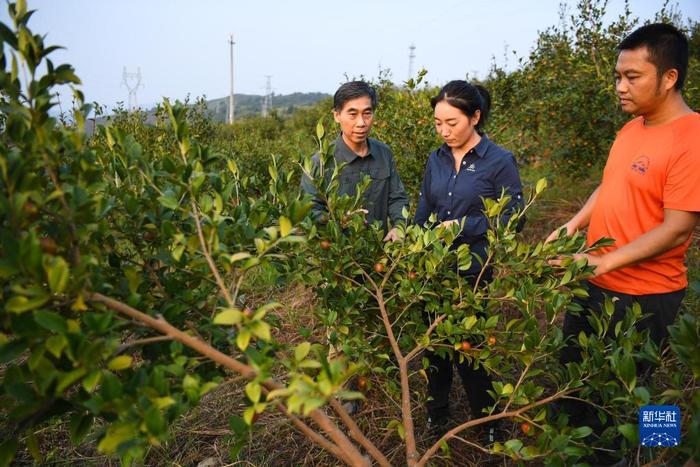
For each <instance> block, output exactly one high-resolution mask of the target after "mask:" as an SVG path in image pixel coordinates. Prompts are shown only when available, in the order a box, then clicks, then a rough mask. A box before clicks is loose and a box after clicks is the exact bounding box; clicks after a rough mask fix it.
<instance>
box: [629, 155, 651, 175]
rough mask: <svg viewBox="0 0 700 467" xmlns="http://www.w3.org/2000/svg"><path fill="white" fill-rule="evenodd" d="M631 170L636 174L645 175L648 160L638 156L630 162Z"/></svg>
mask: <svg viewBox="0 0 700 467" xmlns="http://www.w3.org/2000/svg"><path fill="white" fill-rule="evenodd" d="M632 170H634V171H635V172H637V173H638V174H642V175H645V174H646V173H647V171H649V158H648V157H647V156H640V157H638V158H636V159H635V160H634V162H632Z"/></svg>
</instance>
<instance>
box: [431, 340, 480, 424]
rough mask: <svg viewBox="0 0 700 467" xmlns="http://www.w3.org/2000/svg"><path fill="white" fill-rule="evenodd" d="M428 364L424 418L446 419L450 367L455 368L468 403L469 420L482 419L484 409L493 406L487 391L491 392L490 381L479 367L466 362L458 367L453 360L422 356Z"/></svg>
mask: <svg viewBox="0 0 700 467" xmlns="http://www.w3.org/2000/svg"><path fill="white" fill-rule="evenodd" d="M426 354H427V355H426V356H427V357H428V360H429V361H430V369H429V370H428V395H429V396H430V397H431V400H429V401H428V415H429V416H430V417H431V418H432V419H433V420H435V419H442V418H446V417H448V416H449V414H450V400H449V398H450V388H451V387H452V376H453V374H454V370H453V367H457V372H458V373H459V376H460V379H461V380H462V385H463V386H464V390H465V391H466V393H467V398H468V399H469V407H470V408H471V412H472V417H473V418H479V417H481V416H482V411H483V409H484V408H486V407H488V406H490V405H493V403H494V400H493V398H492V397H491V396H490V395H489V394H488V392H487V390H489V389H492V386H491V377H490V376H489V374H488V373H487V372H486V370H484V367H483V366H480V367H479V368H478V369H476V368H474V366H473V364H472V363H470V362H469V361H467V360H464V361H463V362H462V363H459V361H458V360H457V357H455V359H454V360H452V359H451V358H450V357H445V358H441V357H440V356H438V355H437V354H435V353H433V352H426Z"/></svg>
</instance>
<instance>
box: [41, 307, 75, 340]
mask: <svg viewBox="0 0 700 467" xmlns="http://www.w3.org/2000/svg"><path fill="white" fill-rule="evenodd" d="M34 321H36V323H37V324H38V325H39V326H41V327H42V328H44V329H47V330H49V331H53V332H55V333H58V334H65V333H67V332H68V325H67V324H66V320H65V319H63V317H62V316H61V315H59V314H58V313H55V312H53V311H46V310H36V311H34Z"/></svg>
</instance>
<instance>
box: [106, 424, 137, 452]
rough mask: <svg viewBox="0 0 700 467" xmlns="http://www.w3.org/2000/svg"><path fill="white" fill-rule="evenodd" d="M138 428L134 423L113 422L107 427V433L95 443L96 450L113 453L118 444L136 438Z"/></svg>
mask: <svg viewBox="0 0 700 467" xmlns="http://www.w3.org/2000/svg"><path fill="white" fill-rule="evenodd" d="M137 434H138V429H137V428H136V427H135V426H134V425H124V424H115V425H111V426H109V427H108V428H107V434H105V436H104V437H103V438H102V439H101V440H100V442H99V444H98V445H97V451H98V452H101V453H105V454H114V453H115V452H116V450H117V448H118V447H119V445H120V444H122V443H124V442H126V441H130V440H132V439H134V438H136V436H137Z"/></svg>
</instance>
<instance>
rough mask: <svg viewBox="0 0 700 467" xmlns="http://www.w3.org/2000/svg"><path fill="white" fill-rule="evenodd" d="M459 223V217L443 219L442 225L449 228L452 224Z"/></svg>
mask: <svg viewBox="0 0 700 467" xmlns="http://www.w3.org/2000/svg"><path fill="white" fill-rule="evenodd" d="M458 223H459V220H458V219H450V220H448V221H442V223H441V224H440V226H441V227H445V228H447V227H449V226H451V225H452V224H458Z"/></svg>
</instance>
